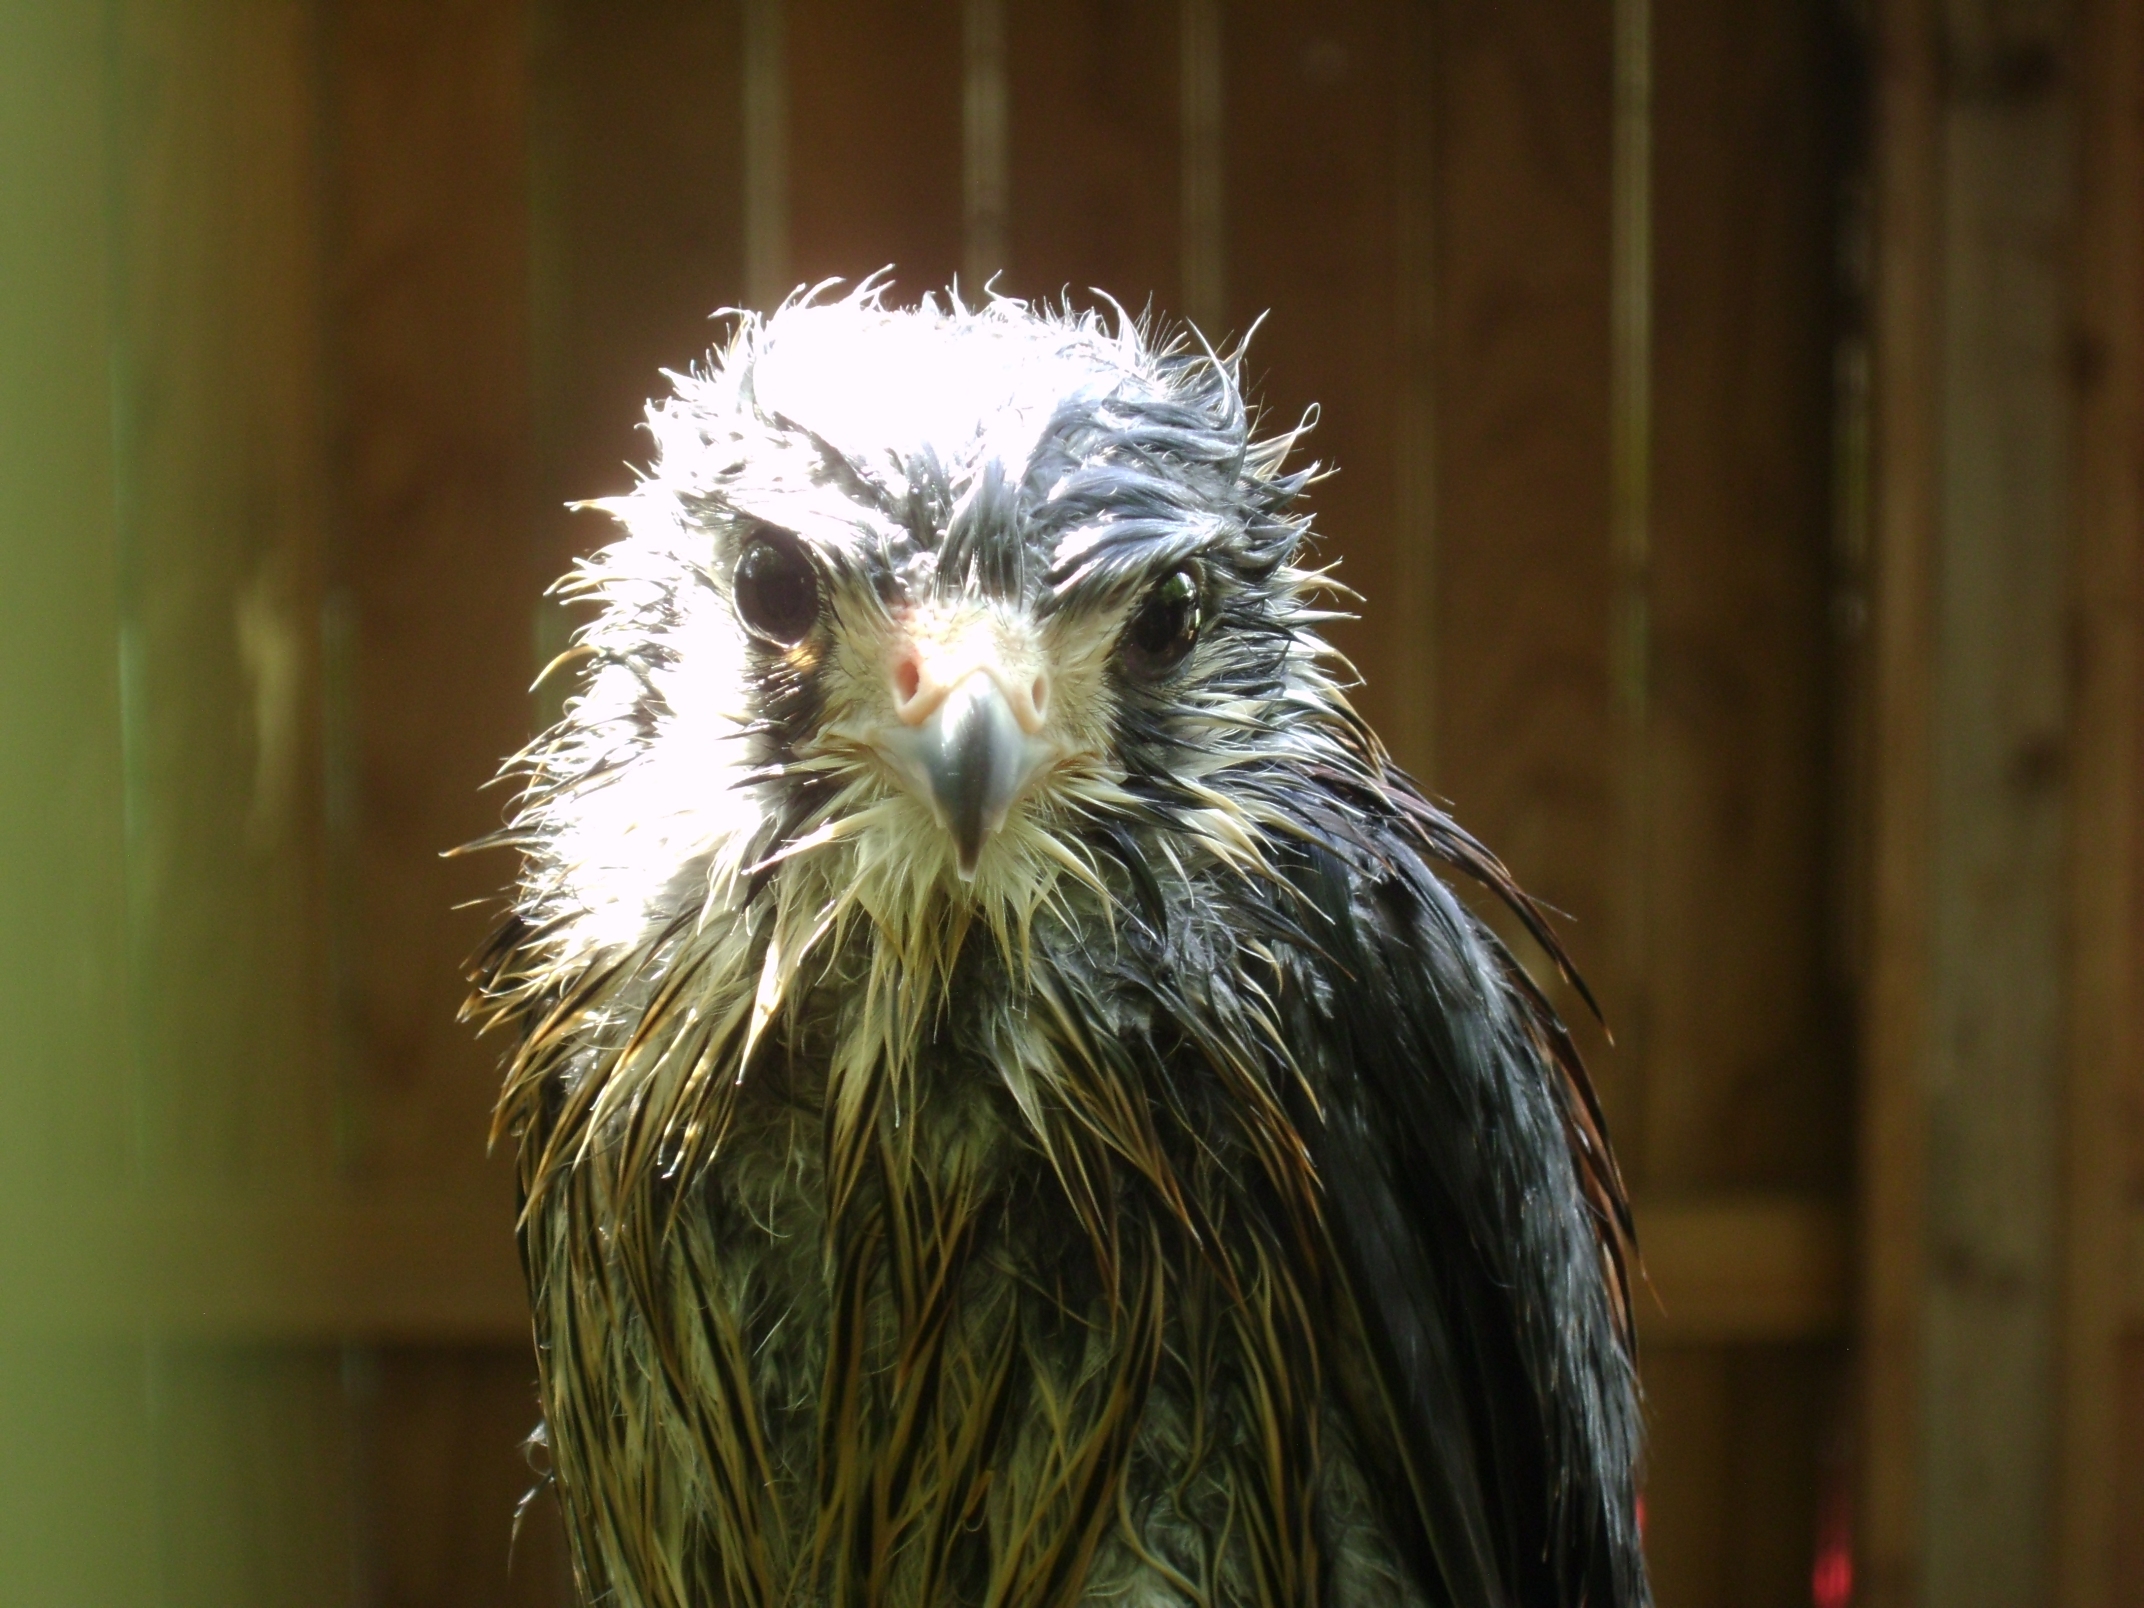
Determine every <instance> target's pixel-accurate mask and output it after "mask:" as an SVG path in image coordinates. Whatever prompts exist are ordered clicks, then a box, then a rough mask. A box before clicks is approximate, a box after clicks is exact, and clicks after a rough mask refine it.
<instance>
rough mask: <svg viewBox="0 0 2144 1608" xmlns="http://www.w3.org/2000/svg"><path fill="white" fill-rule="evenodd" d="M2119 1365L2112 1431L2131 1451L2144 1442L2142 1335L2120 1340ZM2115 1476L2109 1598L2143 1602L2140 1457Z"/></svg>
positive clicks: (2143, 1473)
mask: <svg viewBox="0 0 2144 1608" xmlns="http://www.w3.org/2000/svg"><path fill="white" fill-rule="evenodd" d="M2118 1369H2119V1374H2118V1378H2119V1388H2118V1393H2117V1395H2116V1397H2115V1400H2114V1403H2113V1410H2114V1422H2115V1436H2116V1439H2117V1440H2119V1441H2120V1442H2121V1444H2122V1445H2124V1446H2126V1447H2129V1448H2131V1449H2132V1450H2133V1449H2134V1448H2136V1447H2138V1446H2144V1335H2131V1336H2130V1337H2129V1338H2128V1339H2127V1340H2126V1341H2124V1342H2123V1344H2122V1349H2121V1354H2120V1358H2119V1362H2118ZM2116 1481H2117V1483H2116V1485H2115V1489H2114V1503H2113V1507H2114V1582H2113V1586H2114V1590H2113V1600H2114V1601H2115V1602H2118V1603H2122V1604H2129V1603H2138V1602H2144V1458H2139V1457H2136V1456H2133V1455H2132V1456H2130V1457H2129V1458H2127V1459H2125V1460H2124V1463H2123V1466H2122V1467H2121V1468H2120V1469H2119V1470H2118V1471H2117V1474H2116Z"/></svg>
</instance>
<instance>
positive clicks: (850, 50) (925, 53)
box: [785, 0, 1017, 302]
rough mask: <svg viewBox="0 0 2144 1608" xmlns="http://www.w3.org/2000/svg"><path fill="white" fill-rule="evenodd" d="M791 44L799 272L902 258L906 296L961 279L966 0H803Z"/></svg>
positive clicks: (847, 270) (792, 221) (858, 269)
mask: <svg viewBox="0 0 2144 1608" xmlns="http://www.w3.org/2000/svg"><path fill="white" fill-rule="evenodd" d="M785 48H786V51H787V59H788V91H789V94H788V99H789V263H790V271H791V273H792V275H793V276H794V278H795V279H796V280H797V282H799V283H801V284H813V283H816V282H817V281H818V280H821V279H824V278H827V277H829V276H832V275H840V276H841V277H843V278H845V279H848V280H850V281H854V280H857V279H860V278H862V277H863V276H864V275H865V274H869V273H872V272H875V271H876V270H877V269H879V268H882V267H885V266H886V265H887V264H889V263H890V264H892V265H893V266H894V268H895V270H896V274H895V283H896V286H897V289H896V291H895V299H896V300H899V301H906V302H913V301H914V300H915V299H916V297H918V296H919V295H921V294H923V293H924V292H926V291H929V290H933V289H943V288H944V287H945V286H947V285H949V284H950V283H952V280H953V276H954V275H955V274H956V273H957V272H959V270H960V267H961V224H962V217H963V204H962V186H961V149H962V147H961V78H960V68H961V60H962V51H961V6H960V0H916V3H914V4H909V5H897V6H852V5H842V4H839V3H838V0H791V3H790V5H789V8H788V16H787V18H786V24H785ZM1015 204H1016V205H1017V202H1016V203H1015ZM978 288H979V287H978Z"/></svg>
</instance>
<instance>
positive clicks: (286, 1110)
mask: <svg viewBox="0 0 2144 1608" xmlns="http://www.w3.org/2000/svg"><path fill="white" fill-rule="evenodd" d="M118 17H119V28H118V34H119V37H118V42H117V57H116V65H115V69H114V70H115V73H116V75H117V80H118V81H117V84H116V93H115V106H116V108H117V131H118V143H117V148H116V152H115V158H116V170H115V176H114V184H115V197H114V207H113V216H114V219H115V230H114V234H115V238H114V246H113V249H114V253H115V261H116V264H117V269H118V274H119V283H118V287H117V288H118V296H117V302H116V310H115V317H116V331H117V333H116V340H117V344H118V373H119V375H120V382H119V387H118V395H117V398H116V400H115V410H116V414H115V416H116V421H117V423H116V429H117V432H118V442H119V452H120V463H119V482H118V486H119V507H120V517H121V535H120V540H121V548H122V552H123V553H124V555H125V559H124V562H125V566H126V598H127V604H126V606H127V621H126V627H125V637H124V643H123V656H122V664H123V669H124V675H125V678H126V680H125V686H126V701H127V754H128V776H127V805H128V814H129V840H130V843H129V855H128V867H129V872H128V881H129V904H130V925H131V927H132V939H131V946H130V947H131V949H132V970H133V978H132V992H133V996H134V1001H135V1005H134V1022H135V1033H136V1048H135V1054H136V1059H137V1063H138V1067H139V1075H140V1096H139V1098H140V1100H141V1108H140V1110H139V1111H138V1113H137V1123H138V1127H139V1133H140V1140H139V1143H140V1145H141V1148H142V1151H143V1160H144V1164H145V1167H146V1169H147V1177H148V1178H149V1179H151V1180H153V1181H158V1182H165V1181H182V1182H192V1183H200V1182H204V1181H208V1180H215V1181H225V1182H235V1181H258V1180H261V1179H263V1178H272V1177H276V1176H284V1177H296V1178H305V1177H313V1176H318V1175H319V1174H320V1173H321V1172H322V1171H323V1170H324V1169H325V1168H327V1167H329V1166H331V1164H332V1162H331V1155H330V1133H331V1123H332V1112H333V1089H332V1084H331V1081H330V1063H329V1057H328V1056H327V1054H326V1031H325V1029H326V1004H327V1002H326V997H325V996H326V985H327V976H326V954H325V947H324V937H325V931H326V925H325V922H324V921H323V920H322V901H323V896H324V861H323V841H322V839H323V819H322V808H321V797H320V788H319V777H320V774H321V765H320V740H321V737H320V726H319V721H318V718H317V714H316V711H317V708H318V702H319V687H320V677H319V641H320V639H319V623H318V622H319V619H320V574H321V556H322V547H323V533H324V512H325V511H324V507H323V500H322V486H321V473H320V470H321V418H322V412H321V409H322V391H321V387H322V364H321V352H320V261H319V208H318V200H319V197H318V175H317V172H316V162H315V154H316V152H317V149H318V140H317V134H316V130H317V122H316V108H315V104H314V100H315V97H314V92H313V90H314V85H313V79H314V71H313V65H314V48H315V47H314V30H313V21H312V16H311V11H310V8H309V7H307V6H305V5H303V4H300V3H297V0H230V3H221V4H213V5H208V6H191V5H177V4H163V3H158V0H132V3H129V4H126V5H123V6H121V7H120V8H119V10H118Z"/></svg>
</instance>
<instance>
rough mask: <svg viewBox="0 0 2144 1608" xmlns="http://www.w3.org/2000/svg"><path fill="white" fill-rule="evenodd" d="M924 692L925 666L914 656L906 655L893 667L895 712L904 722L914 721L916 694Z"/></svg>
mask: <svg viewBox="0 0 2144 1608" xmlns="http://www.w3.org/2000/svg"><path fill="white" fill-rule="evenodd" d="M922 690H923V666H922V665H921V664H920V663H919V662H918V661H917V659H916V656H915V655H914V654H912V653H911V654H908V655H906V656H905V657H904V658H903V659H902V660H901V662H900V663H899V664H897V665H895V666H894V667H893V712H894V714H895V715H896V716H898V717H899V718H900V719H902V720H904V721H909V720H912V718H913V715H914V714H916V713H921V711H916V710H915V702H916V694H917V693H919V692H921V691H922Z"/></svg>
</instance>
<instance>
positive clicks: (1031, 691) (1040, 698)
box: [1027, 676, 1050, 726]
mask: <svg viewBox="0 0 2144 1608" xmlns="http://www.w3.org/2000/svg"><path fill="white" fill-rule="evenodd" d="M1027 701H1028V703H1029V704H1030V705H1032V706H1033V708H1034V711H1035V724H1036V725H1038V726H1039V725H1041V724H1042V723H1043V722H1044V721H1045V720H1047V719H1049V718H1050V678H1049V677H1048V676H1037V677H1035V684H1034V685H1033V686H1032V687H1029V688H1028V689H1027Z"/></svg>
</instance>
